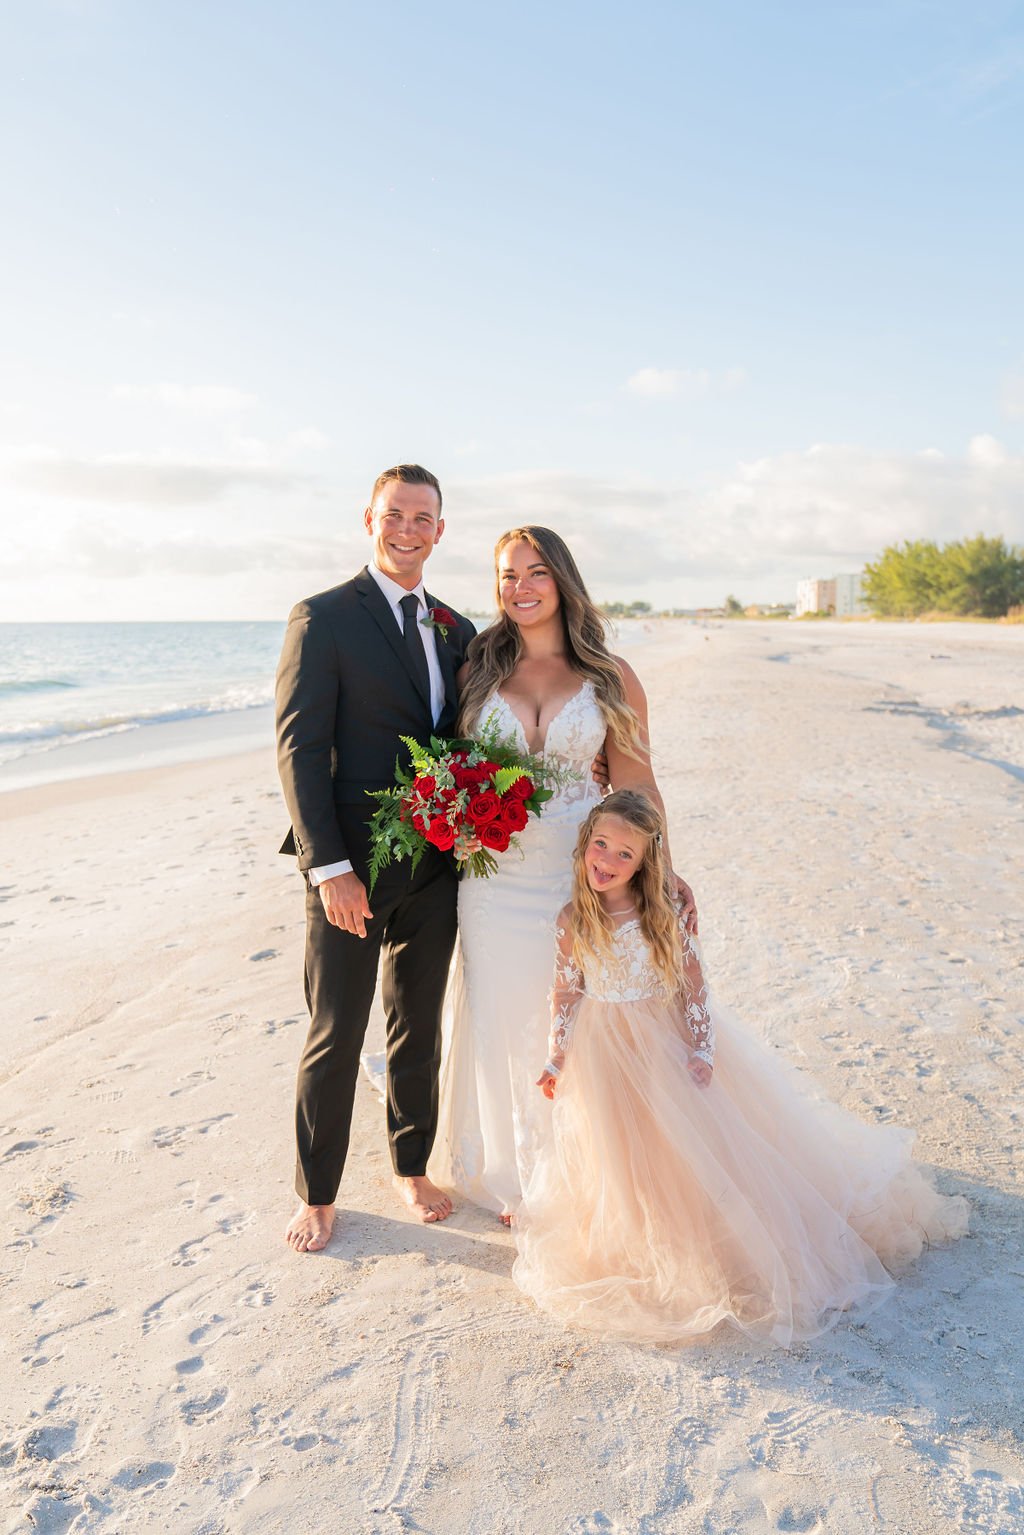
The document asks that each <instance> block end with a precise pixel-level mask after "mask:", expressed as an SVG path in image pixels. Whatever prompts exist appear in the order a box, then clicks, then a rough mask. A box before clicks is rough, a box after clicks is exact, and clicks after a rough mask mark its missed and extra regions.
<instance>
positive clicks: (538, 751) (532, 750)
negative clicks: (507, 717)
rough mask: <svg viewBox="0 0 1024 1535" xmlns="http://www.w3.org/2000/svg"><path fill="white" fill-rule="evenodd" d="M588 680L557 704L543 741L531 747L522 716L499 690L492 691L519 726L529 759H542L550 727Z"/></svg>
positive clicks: (585, 679)
mask: <svg viewBox="0 0 1024 1535" xmlns="http://www.w3.org/2000/svg"><path fill="white" fill-rule="evenodd" d="M589 680H590V679H589V678H584V680H583V681H582V682H581V683H580V685H579V687H578V688H577V689H576V691H575V693H570V694H569V697H568V698H566V699H565V700H564V701H563V702H562V703H560V704H559V706H558V708H557V709H556V710H555V712H554V714H553V715H552V716H551V718H550V719H549V720H548V725H547V729H546V730H545V732H544V739H543V741H542V742H541V744H540V745H539V746H531V745H530V738H529V736H528V735H527V733H526V726H525V724H524V723H523V719H522V716H521V715H519V714H517V713H516V711H515V709H513V707H512V704H511V703H510V701H509V700H508V699H507V698H506V697H505V695H504V693H503V692H502V691H501V689H500V688H495V689H494V696H495V698H497V699H499V700H500V702H501V703H503V704H504V705H505V708H506V709H507V710H508V712H509V714H511V716H512V718H513V719H514V720H515V722H516V724H517V725H518V726H519V729H520V730H521V731H522V733H523V745H524V746H525V747H526V750H527V751H528V752H529V754H530V756H531V757H543V755H544V753H545V751H546V750H547V745H548V736H549V735H550V734H551V727H552V725H553V724H554V723H555V721H556V720H557V719H559V718H561V716H562V715H563V714H564V713H565V711H566V709H568V707H569V705H570V704H571V703H572V702H573V700H574V699H576V698H579V696H580V694H581V693H582V692H583V690H584V688H585V687H586V686H587V682H588V681H589Z"/></svg>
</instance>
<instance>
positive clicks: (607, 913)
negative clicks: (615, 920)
mask: <svg viewBox="0 0 1024 1535" xmlns="http://www.w3.org/2000/svg"><path fill="white" fill-rule="evenodd" d="M631 911H636V907H635V906H624V907H623V908H622V910H621V911H608V910H606V911H605V916H606V917H628V916H629V914H630V912H631Z"/></svg>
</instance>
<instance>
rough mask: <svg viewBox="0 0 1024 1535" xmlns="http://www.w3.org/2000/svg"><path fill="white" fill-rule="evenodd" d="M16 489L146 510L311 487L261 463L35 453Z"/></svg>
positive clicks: (16, 469) (13, 472) (18, 474)
mask: <svg viewBox="0 0 1024 1535" xmlns="http://www.w3.org/2000/svg"><path fill="white" fill-rule="evenodd" d="M8 472H9V475H10V478H11V479H12V480H13V481H14V482H15V484H18V485H21V486H23V487H25V488H26V489H29V490H35V491H40V492H42V493H43V494H44V495H48V496H57V497H61V498H64V499H67V500H74V501H100V502H105V503H108V504H110V503H114V502H117V503H131V504H135V505H140V506H147V507H154V508H155V507H166V506H188V505H197V504H200V503H202V502H205V501H215V500H218V499H219V498H220V497H221V496H223V495H224V494H225V493H226V492H227V491H228V490H230V489H232V488H234V487H250V488H257V489H261V490H267V491H277V492H281V491H285V490H290V489H294V488H296V487H298V486H302V485H308V484H309V483H310V481H309V479H308V477H307V476H305V475H301V474H298V473H296V472H294V471H289V470H284V469H280V468H277V467H275V466H273V465H266V464H261V463H259V462H249V463H217V462H203V461H200V460H197V461H194V462H188V461H178V460H172V459H145V458H136V457H130V456H127V455H125V456H115V455H111V456H110V457H104V458H95V459H86V458H74V457H71V456H70V455H63V456H62V455H57V454H52V455H51V454H37V455H34V456H27V455H26V456H25V457H24V458H22V459H20V460H15V462H14V463H13V464H12V465H11V467H10V469H9V471H8Z"/></svg>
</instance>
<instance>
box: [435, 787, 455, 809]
mask: <svg viewBox="0 0 1024 1535" xmlns="http://www.w3.org/2000/svg"><path fill="white" fill-rule="evenodd" d="M458 792H459V791H458V789H457V788H455V789H442V790H440V792H439V793H438V796H437V803H438V804H439V805H450V804H451V802H452V800H453V799H455V797H456V796H457V794H458Z"/></svg>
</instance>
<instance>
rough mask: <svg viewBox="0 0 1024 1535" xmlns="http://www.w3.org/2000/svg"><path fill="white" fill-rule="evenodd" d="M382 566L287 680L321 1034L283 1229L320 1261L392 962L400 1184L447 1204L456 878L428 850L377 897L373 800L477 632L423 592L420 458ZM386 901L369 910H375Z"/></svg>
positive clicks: (429, 1215) (391, 472)
mask: <svg viewBox="0 0 1024 1535" xmlns="http://www.w3.org/2000/svg"><path fill="white" fill-rule="evenodd" d="M363 520H364V523H365V525H366V531H367V533H368V535H369V537H370V538H371V539H372V541H373V560H372V562H371V564H370V565H369V566H367V567H366V568H365V569H363V570H362V571H360V573H359V575H357V576H356V577H354V579H353V580H351V581H345V582H343V583H342V585H341V586H335V587H333V588H332V589H331V590H330V591H326V592H321V593H319V595H318V596H315V597H310V598H309V599H308V600H307V601H305V602H300V603H299V604H298V606H297V607H296V608H294V609H293V611H292V613H291V616H290V617H289V620H288V630H287V633H286V635H285V640H284V646H283V649H282V651H281V661H280V665H279V667H278V672H277V746H278V749H277V756H278V768H279V771H280V774H281V785H282V788H283V790H284V797H285V803H286V804H287V806H288V811H289V814H290V816H291V823H292V827H291V831H290V832H289V834H288V837H287V839H286V841H285V844H284V846H283V847H282V849H281V851H282V852H283V853H292V854H296V855H297V856H298V864H299V868H300V870H301V871H302V872H303V874H304V876H305V878H306V1004H307V1006H308V1008H309V1013H310V1019H311V1022H310V1029H309V1035H308V1037H307V1039H306V1046H305V1049H304V1051H303V1054H302V1059H301V1062H300V1064H299V1076H298V1085H297V1093H296V1116H295V1121H296V1136H297V1143H298V1146H297V1161H296V1191H297V1193H298V1195H299V1199H300V1204H299V1207H298V1209H297V1210H296V1212H295V1214H294V1216H293V1217H292V1220H291V1222H290V1224H289V1226H288V1229H287V1232H286V1233H285V1239H286V1241H287V1242H288V1244H289V1246H291V1247H293V1248H294V1249H295V1251H296V1252H319V1251H320V1250H321V1249H322V1248H323V1247H326V1245H327V1242H328V1239H329V1238H330V1235H331V1229H332V1227H333V1225H334V1201H335V1197H336V1195H337V1191H338V1185H339V1183H340V1181H341V1174H342V1169H343V1167H344V1165H345V1155H346V1152H347V1151H348V1142H349V1131H350V1126H351V1120H352V1105H353V1100H354V1097H355V1086H356V1079H357V1076H358V1071H359V1053H360V1050H361V1048H362V1043H363V1036H364V1034H365V1032H366V1024H367V1019H368V1018H369V1013H370V1006H371V1003H372V1001H373V995H374V989H375V987H376V983H377V972H378V967H379V962H380V957H381V954H382V953H383V956H384V985H383V995H384V1007H385V1011H386V1014H387V1126H388V1141H389V1144H390V1148H391V1161H392V1166H393V1168H394V1181H395V1184H396V1187H397V1188H398V1190H399V1192H400V1193H401V1195H402V1197H403V1198H404V1199H405V1201H406V1203H407V1204H408V1205H409V1206H410V1207H411V1208H412V1210H413V1211H414V1212H415V1213H416V1215H418V1217H419V1218H420V1220H422V1221H441V1220H444V1218H445V1217H446V1216H447V1215H449V1214H450V1213H451V1208H452V1207H451V1201H450V1200H449V1199H448V1197H447V1195H446V1194H444V1193H443V1192H442V1191H441V1190H440V1189H438V1188H437V1187H436V1186H435V1185H434V1184H433V1183H431V1181H430V1179H429V1178H428V1177H427V1176H426V1167H427V1158H428V1156H429V1155H430V1149H431V1146H432V1144H433V1140H434V1132H435V1129H436V1124H437V1072H438V1061H439V1057H440V1040H441V1004H442V1000H443V997H444V990H445V983H446V981H447V977H448V965H449V961H450V959H451V954H452V949H453V946H454V943H455V929H456V892H457V889H458V884H457V880H456V876H455V870H454V866H453V864H452V862H451V860H450V859H449V858H447V857H445V855H444V854H442V853H440V852H438V851H437V850H436V849H435V848H428V849H427V851H426V852H425V853H424V855H423V858H422V860H421V862H420V864H419V866H418V867H417V870H416V873H415V874H410V872H409V865H408V863H399V864H392V865H391V866H390V867H388V868H386V869H384V870H383V871H382V872H381V874H380V876H379V878H378V880H377V883H376V886H375V888H374V893H373V900H372V902H371V901H370V899H369V897H368V894H367V862H368V858H369V830H368V827H367V824H366V823H367V821H368V819H369V817H370V815H371V813H372V811H373V803H374V802H373V801H372V800H369V799H367V796H366V791H367V790H368V789H384V788H390V787H391V785H392V784H393V782H394V770H395V759H396V757H399V756H401V757H403V758H406V757H407V753H406V751H405V748H404V746H403V745H402V743H401V740H400V737H401V736H413V737H415V738H416V739H417V740H420V741H425V740H428V739H429V737H430V735H431V734H438V735H442V736H443V735H445V734H448V735H451V734H452V733H453V732H454V726H455V720H456V714H457V697H456V690H455V674H456V672H457V671H458V669H459V667H460V666H461V665H462V662H463V660H464V658H465V652H466V647H467V645H468V644H469V641H470V640H471V639H472V637H473V635H474V634H475V632H476V631H475V629H474V627H473V625H472V624H471V623H470V622H469V620H468V619H466V618H462V617H461V616H460V615H459V614H457V613H452V612H451V611H450V610H442V611H441V612H440V613H438V614H437V617H438V619H439V620H441V621H443V623H444V629H445V631H446V632H444V633H442V629H441V628H440V627H439V626H438V624H437V623H435V622H434V621H433V619H432V614H433V613H434V611H435V610H436V609H437V608H438V606H439V605H438V603H437V601H436V599H435V598H434V597H431V596H430V595H429V594H428V593H427V592H425V591H424V588H423V566H424V564H425V563H426V561H427V559H428V558H429V556H430V554H431V552H432V550H433V548H434V546H435V545H436V544H437V543H438V541H439V540H440V538H441V534H442V533H443V532H444V521H443V518H442V516H441V487H440V485H439V484H438V482H437V480H436V479H435V477H434V476H433V475H432V474H431V473H430V472H429V470H427V469H423V468H421V467H420V465H419V464H398V465H396V466H395V467H394V468H393V469H386V470H385V471H384V473H383V474H381V475H380V476H378V479H377V482H376V484H375V485H374V487H373V493H372V495H371V497H370V505H369V506H368V507H367V508H366V511H365V513H364V516H363ZM371 908H372V909H371Z"/></svg>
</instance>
